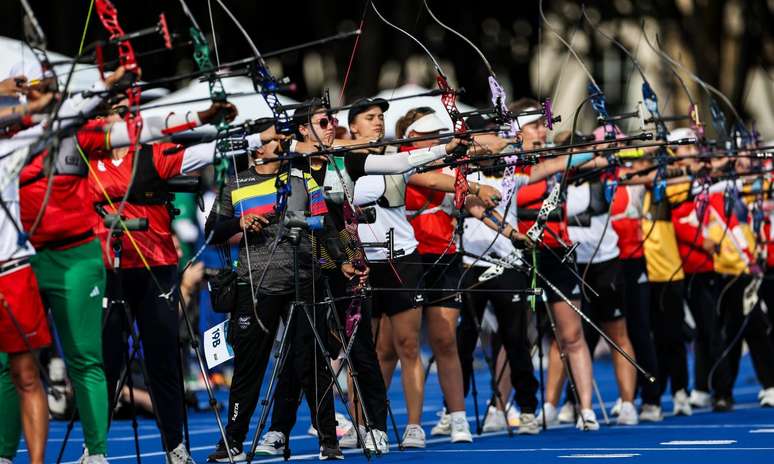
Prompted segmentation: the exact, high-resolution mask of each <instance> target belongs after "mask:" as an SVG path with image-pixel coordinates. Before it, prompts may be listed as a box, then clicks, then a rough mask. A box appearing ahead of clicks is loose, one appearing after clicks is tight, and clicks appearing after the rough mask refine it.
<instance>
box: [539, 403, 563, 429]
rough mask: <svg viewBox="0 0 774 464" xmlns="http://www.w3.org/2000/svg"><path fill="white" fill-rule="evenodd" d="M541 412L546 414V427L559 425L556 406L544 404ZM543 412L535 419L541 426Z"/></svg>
mask: <svg viewBox="0 0 774 464" xmlns="http://www.w3.org/2000/svg"><path fill="white" fill-rule="evenodd" d="M543 411H545V414H546V425H548V426H551V425H557V424H559V415H558V414H557V412H556V406H554V405H553V404H551V403H544V404H543ZM543 411H541V412H540V414H538V417H537V420H538V422H540V423H541V424H542V423H543Z"/></svg>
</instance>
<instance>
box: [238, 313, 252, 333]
mask: <svg viewBox="0 0 774 464" xmlns="http://www.w3.org/2000/svg"><path fill="white" fill-rule="evenodd" d="M238 323H239V328H240V329H242V330H245V329H246V328H248V327H250V316H239V320H238Z"/></svg>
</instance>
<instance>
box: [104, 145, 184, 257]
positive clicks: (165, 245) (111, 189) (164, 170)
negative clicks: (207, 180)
mask: <svg viewBox="0 0 774 464" xmlns="http://www.w3.org/2000/svg"><path fill="white" fill-rule="evenodd" d="M176 148H178V149H176ZM179 148H180V146H179V145H176V144H173V143H154V144H152V145H144V146H143V147H142V149H141V150H139V151H138V152H137V153H132V152H130V153H129V154H127V155H126V156H125V157H124V158H122V159H121V160H114V159H111V158H110V153H109V152H101V153H98V154H96V155H95V156H91V157H90V160H89V163H90V164H91V167H92V169H93V170H94V172H95V174H96V175H97V177H98V178H99V184H98V183H97V182H95V181H94V179H93V178H91V179H90V183H89V184H90V187H91V196H92V201H93V202H94V203H95V204H103V205H104V210H105V211H106V212H107V213H114V212H115V210H116V209H117V208H118V206H119V203H120V202H121V199H122V198H123V196H124V194H125V193H126V189H127V186H128V185H129V182H130V179H131V177H132V166H133V164H134V163H135V162H138V161H139V162H141V163H143V164H144V165H145V166H147V167H150V166H152V167H153V168H155V171H156V173H157V174H158V177H157V180H158V179H160V180H166V179H170V178H172V177H175V176H179V175H180V174H181V169H182V165H183V153H184V151H185V150H182V149H179ZM165 150H166V151H169V153H168V154H165V153H164V151H165ZM142 156H150V157H151V158H152V159H140V158H139V157H142ZM140 171H143V174H142V175H140V174H139V173H140ZM145 171H146V170H145V169H138V171H137V172H138V174H137V175H136V176H135V182H134V184H133V185H132V192H135V193H139V192H142V191H143V185H140V184H142V181H141V180H140V178H142V179H145V180H147V178H148V173H147V172H145ZM103 188H104V189H105V192H107V195H108V196H109V197H110V199H111V201H112V202H113V204H114V207H111V206H110V205H108V204H106V203H107V201H106V199H105V195H104V193H103V191H102V189H103ZM122 216H123V217H124V218H125V219H133V218H147V220H148V229H147V230H145V231H134V232H131V236H132V238H133V239H134V242H135V243H136V244H137V247H138V248H139V250H140V252H141V253H142V255H143V256H144V257H145V259H146V260H147V262H148V265H150V266H167V265H177V260H178V257H177V251H176V250H175V244H174V242H173V240H172V230H171V228H170V221H171V218H170V215H169V211H168V210H167V207H166V205H164V204H144V203H133V202H131V201H127V202H126V203H125V205H124V209H123V212H122ZM96 232H97V235H98V236H99V238H100V240H101V241H102V247H103V249H104V250H105V254H104V255H103V256H110V262H109V263H108V266H111V265H112V257H113V251H112V245H111V243H112V241H111V240H109V237H108V236H107V235H108V230H107V228H105V226H104V224H103V223H102V221H99V224H98V225H97V228H96ZM121 241H122V242H121V249H122V255H121V267H125V268H138V267H144V264H143V262H142V259H141V258H140V256H139V255H138V253H137V250H135V248H134V245H133V244H132V241H131V240H130V239H129V238H128V237H127V236H126V235H124V236H122V238H121Z"/></svg>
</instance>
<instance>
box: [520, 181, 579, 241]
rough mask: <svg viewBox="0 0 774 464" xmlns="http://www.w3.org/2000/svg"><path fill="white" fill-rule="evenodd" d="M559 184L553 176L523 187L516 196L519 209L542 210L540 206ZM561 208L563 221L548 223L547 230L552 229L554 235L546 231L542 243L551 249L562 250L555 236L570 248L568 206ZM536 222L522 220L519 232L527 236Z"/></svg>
mask: <svg viewBox="0 0 774 464" xmlns="http://www.w3.org/2000/svg"><path fill="white" fill-rule="evenodd" d="M557 182H559V176H551V177H549V178H548V179H544V180H540V181H538V182H535V183H532V184H529V185H525V186H523V187H521V188H520V189H519V190H518V191H517V194H516V201H517V204H518V206H519V209H532V210H540V206H541V205H542V204H543V200H545V199H546V197H548V194H549V193H550V192H551V189H553V187H554V185H555V184H556V183H557ZM560 208H562V209H563V210H564V214H563V215H562V220H561V221H550V220H549V221H547V222H546V225H545V228H546V229H550V230H551V232H553V234H552V233H550V232H548V231H544V233H543V236H542V242H543V244H545V246H547V247H549V248H561V247H562V245H561V244H560V243H559V242H558V241H557V240H556V238H555V237H554V235H556V236H557V237H559V238H560V239H561V240H562V242H564V244H565V245H567V246H570V245H571V243H570V236H569V233H568V231H567V214H566V213H567V211H566V209H567V206H566V205H565V204H563V205H561V206H560ZM533 224H535V221H532V220H525V219H522V220H520V221H519V222H518V230H519V232H521V233H522V234H526V233H527V231H528V230H529V228H530V227H532V225H533Z"/></svg>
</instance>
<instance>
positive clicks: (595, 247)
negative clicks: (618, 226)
mask: <svg viewBox="0 0 774 464" xmlns="http://www.w3.org/2000/svg"><path fill="white" fill-rule="evenodd" d="M567 203H568V205H567V214H568V216H569V218H572V217H573V216H575V215H576V214H578V213H575V212H576V211H580V212H585V211H586V210H587V209H588V207H589V205H590V204H591V188H590V186H589V184H588V183H586V184H582V185H579V186H575V185H570V186H568V187H567ZM572 213H575V214H572ZM568 224H569V227H568V234H569V236H570V240H572V241H573V242H575V243H577V244H578V246H577V247H576V248H575V253H576V261H577V262H579V263H588V262H592V263H601V262H604V261H610V260H611V259H615V258H617V257H618V254H619V249H618V234H617V233H616V231H615V229H614V228H612V227H611V226H610V224H609V221H608V214H597V215H592V216H591V221H590V225H589V226H588V227H583V226H575V225H573V224H572V222H570V221H569V220H568Z"/></svg>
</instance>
